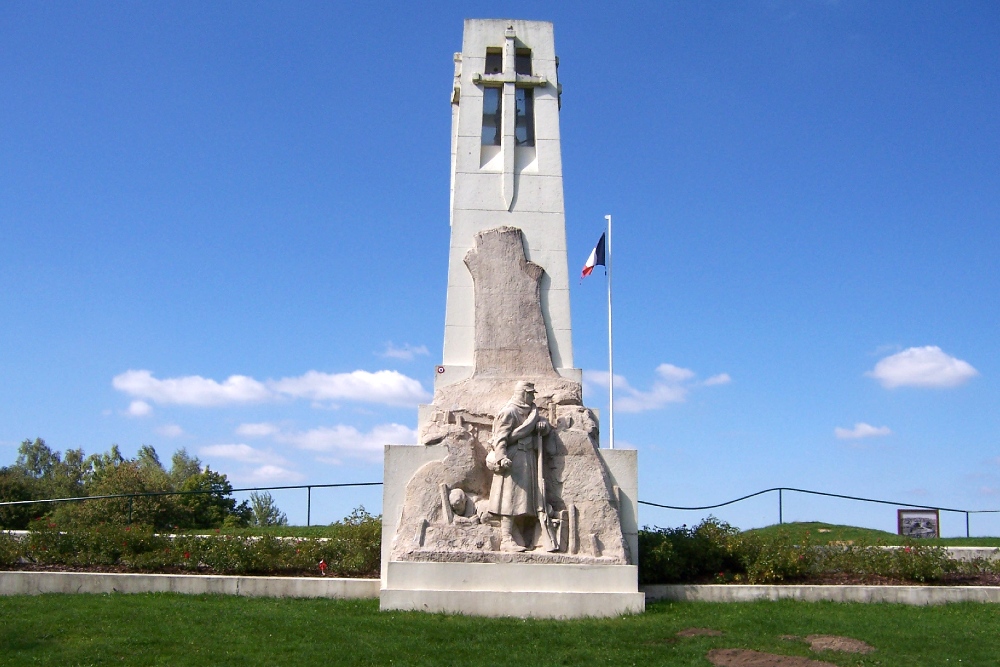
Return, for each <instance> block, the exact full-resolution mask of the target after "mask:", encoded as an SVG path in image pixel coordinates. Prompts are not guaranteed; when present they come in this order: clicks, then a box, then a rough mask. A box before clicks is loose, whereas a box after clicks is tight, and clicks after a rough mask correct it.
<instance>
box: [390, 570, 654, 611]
mask: <svg viewBox="0 0 1000 667" xmlns="http://www.w3.org/2000/svg"><path fill="white" fill-rule="evenodd" d="M637 581H638V568H636V567H635V566H634V565H562V564H561V565H549V564H537V563H530V564H529V563H427V562H408V561H390V562H389V563H388V568H387V571H386V573H385V576H384V577H383V584H382V590H381V593H380V595H379V599H380V608H381V609H382V610H383V611H385V610H392V609H398V610H410V611H427V612H443V613H450V614H467V615H470V616H514V617H519V618H527V617H531V618H584V617H605V616H620V615H623V614H639V613H642V612H643V611H644V610H645V608H646V596H645V594H644V593H641V592H639V590H638V585H637Z"/></svg>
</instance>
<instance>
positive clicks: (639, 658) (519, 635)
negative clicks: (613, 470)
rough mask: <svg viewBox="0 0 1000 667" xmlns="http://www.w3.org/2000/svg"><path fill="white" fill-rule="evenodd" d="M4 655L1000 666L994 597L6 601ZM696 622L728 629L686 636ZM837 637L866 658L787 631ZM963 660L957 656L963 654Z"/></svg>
mask: <svg viewBox="0 0 1000 667" xmlns="http://www.w3.org/2000/svg"><path fill="white" fill-rule="evenodd" d="M0 618H2V619H3V623H0V664H3V665H59V666H60V667H69V666H72V665H172V666H183V665H212V666H215V665H220V666H221V665H234V666H235V665H241V666H242V665H330V664H334V665H490V666H491V667H493V666H500V665H517V666H518V667H528V666H530V667H541V666H543V665H596V664H601V665H702V666H707V665H709V663H708V661H707V660H706V659H705V654H706V653H707V652H708V651H709V650H710V649H712V648H750V649H755V650H758V651H765V652H772V653H780V654H784V655H800V656H810V657H812V658H815V659H822V660H825V661H827V662H830V663H833V664H835V665H843V666H847V665H851V666H856V665H881V666H887V667H888V666H893V665H898V666H900V667H902V666H906V667H912V666H913V665H995V664H997V663H998V662H1000V633H998V632H997V628H998V627H1000V606H995V605H976V604H956V605H947V606H940V607H923V608H921V607H908V606H903V605H861V604H856V605H849V604H833V603H802V602H792V601H782V602H762V603H746V604H728V605H721V604H708V603H658V604H653V605H650V607H649V609H648V611H647V612H646V613H645V614H643V615H640V616H631V617H623V618H616V619H606V620H577V621H530V620H529V621H526V620H517V619H485V618H469V617H462V616H444V615H436V614H420V613H413V612H410V613H400V612H387V613H380V612H379V611H378V602H377V601H374V600H364V601H338V600H288V599H252V598H238V597H223V596H182V595H172V594H159V593H157V594H146V595H43V596H31V597H3V598H0ZM689 627H704V628H713V629H716V630H721V631H722V632H723V633H724V634H723V635H722V636H721V637H696V638H690V639H684V638H679V637H677V636H676V633H677V632H678V631H679V630H682V629H685V628H689ZM809 634H833V635H843V636H848V637H853V638H855V639H861V640H863V641H865V642H867V643H869V644H871V645H872V646H874V647H876V649H877V650H876V652H875V653H871V654H869V655H852V654H839V653H830V652H824V653H822V654H816V653H811V652H810V650H809V648H808V645H806V644H805V643H802V642H798V641H790V640H787V639H781V638H780V635H797V636H800V637H801V636H805V635H809ZM959 660H961V662H959Z"/></svg>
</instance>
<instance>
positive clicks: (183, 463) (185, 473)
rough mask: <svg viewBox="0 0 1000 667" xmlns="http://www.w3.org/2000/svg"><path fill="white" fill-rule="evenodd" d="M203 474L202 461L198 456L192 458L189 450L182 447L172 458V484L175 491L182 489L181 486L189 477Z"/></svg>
mask: <svg viewBox="0 0 1000 667" xmlns="http://www.w3.org/2000/svg"><path fill="white" fill-rule="evenodd" d="M200 473H201V461H199V460H198V457H196V456H190V455H189V454H188V453H187V450H186V449H184V448H183V447H181V448H180V449H178V450H177V451H176V452H174V455H173V456H172V457H170V483H171V485H172V486H173V488H174V489H179V488H181V485H182V484H184V482H185V481H187V479H188V478H189V477H193V476H195V475H198V474H200Z"/></svg>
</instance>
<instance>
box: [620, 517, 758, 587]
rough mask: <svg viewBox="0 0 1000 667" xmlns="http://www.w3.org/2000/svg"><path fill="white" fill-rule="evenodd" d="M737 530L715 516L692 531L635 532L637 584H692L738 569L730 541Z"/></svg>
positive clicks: (673, 529)
mask: <svg viewBox="0 0 1000 667" xmlns="http://www.w3.org/2000/svg"><path fill="white" fill-rule="evenodd" d="M738 535H739V529H737V528H734V527H732V526H730V525H729V524H727V523H726V522H724V521H719V520H718V519H716V518H715V517H708V518H707V519H705V520H704V521H702V522H701V523H700V524H698V525H697V526H695V527H693V528H688V527H687V526H681V527H680V528H649V527H648V526H647V527H644V528H643V529H642V530H641V531H639V583H642V584H666V583H675V582H682V581H683V582H694V581H700V580H703V579H705V578H710V577H718V576H720V575H722V576H723V577H725V576H730V575H732V574H733V573H735V572H739V571H741V570H742V564H741V562H740V560H739V557H738V554H737V553H735V551H734V540H736V538H737V536H738Z"/></svg>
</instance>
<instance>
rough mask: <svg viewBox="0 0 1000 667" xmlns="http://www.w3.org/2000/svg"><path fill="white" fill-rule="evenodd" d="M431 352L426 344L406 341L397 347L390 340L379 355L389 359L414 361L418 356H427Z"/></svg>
mask: <svg viewBox="0 0 1000 667" xmlns="http://www.w3.org/2000/svg"><path fill="white" fill-rule="evenodd" d="M429 354H430V352H429V351H428V350H427V346H425V345H418V346H414V345H410V344H409V343H404V344H403V347H396V346H395V345H393V344H392V341H389V342H388V343H386V344H385V350H383V351H382V352H381V353H380V354H379V356H380V357H385V358H388V359H402V360H403V361H413V358H414V357H416V356H421V357H426V356H428V355H429Z"/></svg>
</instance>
